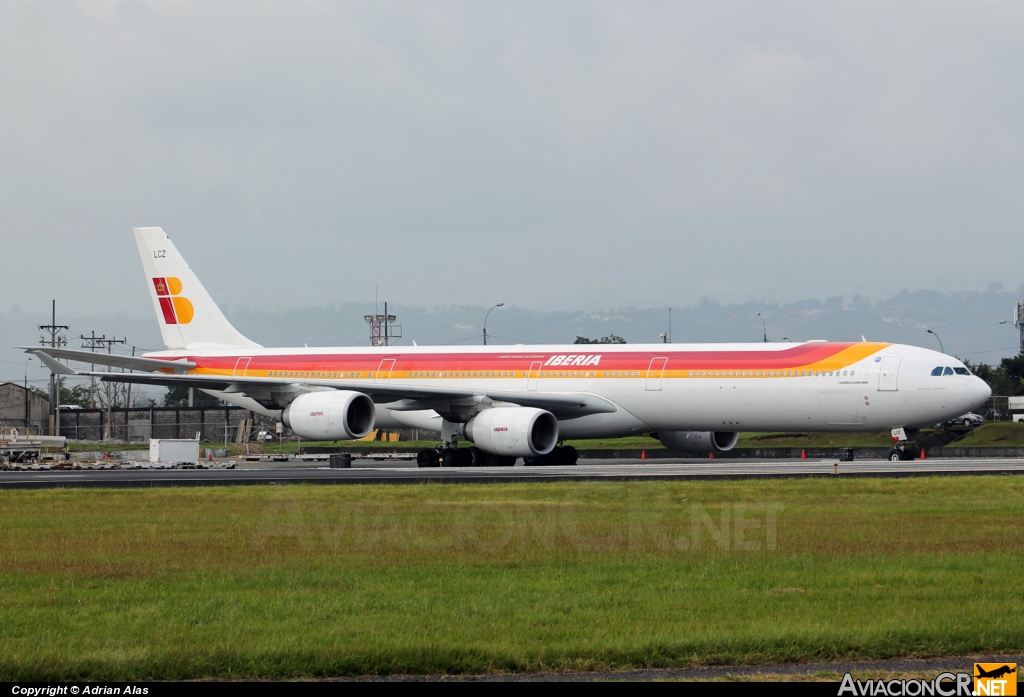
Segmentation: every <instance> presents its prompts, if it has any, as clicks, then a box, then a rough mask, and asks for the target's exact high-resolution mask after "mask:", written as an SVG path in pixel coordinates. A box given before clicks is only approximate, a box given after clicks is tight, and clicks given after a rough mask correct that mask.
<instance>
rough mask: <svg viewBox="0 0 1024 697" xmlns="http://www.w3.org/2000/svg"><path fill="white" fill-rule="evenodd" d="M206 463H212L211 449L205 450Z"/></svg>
mask: <svg viewBox="0 0 1024 697" xmlns="http://www.w3.org/2000/svg"><path fill="white" fill-rule="evenodd" d="M206 461H207V462H213V450H212V449H211V448H207V449H206Z"/></svg>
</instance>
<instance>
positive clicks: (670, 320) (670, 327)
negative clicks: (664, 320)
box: [668, 307, 672, 344]
mask: <svg viewBox="0 0 1024 697" xmlns="http://www.w3.org/2000/svg"><path fill="white" fill-rule="evenodd" d="M668 343H670V344H671V343H672V308H671V307H670V308H668Z"/></svg>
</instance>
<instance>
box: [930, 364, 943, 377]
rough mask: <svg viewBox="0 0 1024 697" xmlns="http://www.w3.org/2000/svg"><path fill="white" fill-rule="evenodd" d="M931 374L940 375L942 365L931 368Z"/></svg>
mask: <svg viewBox="0 0 1024 697" xmlns="http://www.w3.org/2000/svg"><path fill="white" fill-rule="evenodd" d="M932 375H933V376H934V375H942V366H941V365H940V366H939V367H938V368H932Z"/></svg>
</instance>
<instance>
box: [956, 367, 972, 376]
mask: <svg viewBox="0 0 1024 697" xmlns="http://www.w3.org/2000/svg"><path fill="white" fill-rule="evenodd" d="M953 370H954V371H955V372H956V374H957V375H970V374H971V371H969V370H967V368H953Z"/></svg>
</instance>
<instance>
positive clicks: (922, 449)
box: [921, 448, 925, 460]
mask: <svg viewBox="0 0 1024 697" xmlns="http://www.w3.org/2000/svg"><path fill="white" fill-rule="evenodd" d="M921 459H922V460H923V459H925V457H924V448H921Z"/></svg>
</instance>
